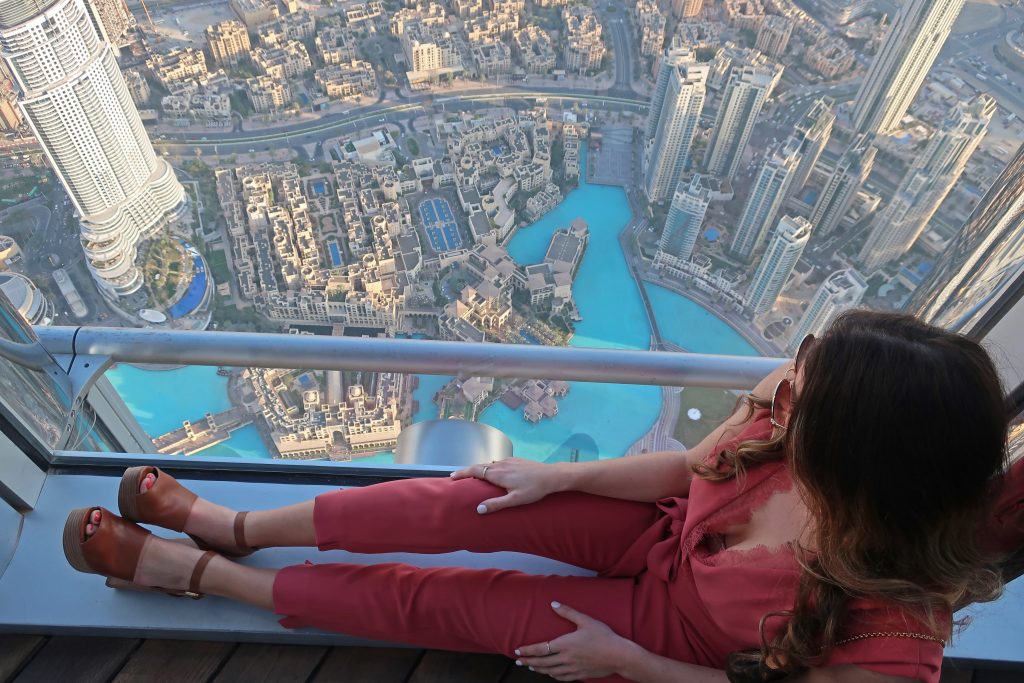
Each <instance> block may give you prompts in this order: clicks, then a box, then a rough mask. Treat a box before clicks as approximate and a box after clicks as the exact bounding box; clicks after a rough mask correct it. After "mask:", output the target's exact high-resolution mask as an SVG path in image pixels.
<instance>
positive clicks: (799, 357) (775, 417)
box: [770, 334, 815, 429]
mask: <svg viewBox="0 0 1024 683" xmlns="http://www.w3.org/2000/svg"><path fill="white" fill-rule="evenodd" d="M814 342H815V339H814V335H813V334H809V335H807V336H806V337H804V338H803V341H801V342H800V346H799V347H797V350H796V357H795V358H794V361H793V368H792V370H791V372H792V373H793V379H795V378H796V371H797V369H798V368H799V367H800V364H801V363H802V362H803V361H804V359H805V358H806V357H807V352H808V351H809V350H810V348H811V347H812V346H814ZM793 379H790V378H789V377H783V378H782V379H780V380H779V383H778V384H776V385H775V391H774V393H772V410H771V415H770V419H771V422H772V426H773V427H778V428H779V429H787V428H788V427H789V414H790V412H791V411H792V407H793Z"/></svg>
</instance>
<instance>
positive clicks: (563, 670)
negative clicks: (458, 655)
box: [516, 602, 637, 681]
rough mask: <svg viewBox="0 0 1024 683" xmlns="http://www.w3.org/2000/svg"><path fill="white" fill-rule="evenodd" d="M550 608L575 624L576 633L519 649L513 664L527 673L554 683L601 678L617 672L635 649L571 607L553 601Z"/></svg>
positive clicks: (596, 621)
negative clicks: (527, 668) (532, 673)
mask: <svg viewBox="0 0 1024 683" xmlns="http://www.w3.org/2000/svg"><path fill="white" fill-rule="evenodd" d="M551 608H552V609H554V610H555V613H556V614H558V616H560V617H562V618H563V619H567V620H569V621H571V622H572V623H574V624H576V630H575V631H573V632H572V633H567V634H566V635H564V636H561V637H560V638H555V639H554V640H552V641H551V642H549V643H537V644H536V645H526V646H524V647H521V648H519V649H518V650H516V657H517V658H518V659H516V664H518V665H520V666H529V667H530V669H531V670H533V671H537V672H539V673H542V674H547V675H548V676H551V677H552V678H554V679H555V680H557V681H576V680H580V679H589V678H604V677H605V676H611V675H612V674H614V673H617V672H618V671H619V669H620V667H621V666H622V664H623V663H624V662H625V661H626V660H627V658H628V656H629V654H630V652H631V651H632V650H633V649H635V648H636V647H637V645H636V644H635V643H634V642H632V641H631V640H628V639H626V638H623V637H622V636H620V635H617V634H616V633H615V632H614V631H612V630H611V629H610V628H608V627H607V626H605V625H604V624H602V623H601V622H600V621H598V620H597V619H592V618H590V617H588V616H587V615H586V614H582V613H580V612H577V611H576V610H574V609H572V608H571V607H566V606H565V605H561V604H559V603H557V602H553V603H551ZM549 646H550V647H549ZM549 652H550V653H551V654H548V653H549Z"/></svg>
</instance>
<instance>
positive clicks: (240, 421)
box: [153, 406, 253, 455]
mask: <svg viewBox="0 0 1024 683" xmlns="http://www.w3.org/2000/svg"><path fill="white" fill-rule="evenodd" d="M252 421H253V416H252V413H250V412H249V411H247V410H246V409H245V408H241V407H237V406H236V407H234V408H229V409H228V410H225V411H223V412H220V413H217V414H216V415H214V414H213V413H206V415H205V416H204V417H203V418H202V419H200V420H196V421H194V422H193V421H190V420H185V421H184V422H182V426H181V427H179V428H177V429H175V430H172V431H170V432H167V433H166V434H161V435H160V436H158V437H156V438H154V439H153V445H154V446H156V449H157V452H159V453H161V454H163V455H175V454H179V453H180V454H182V455H193V454H195V453H198V452H199V451H202V450H204V449H207V448H209V447H211V446H216V445H217V444H219V443H223V442H224V441H227V440H228V439H229V438H231V432H233V431H235V430H236V429H241V428H242V427H245V426H246V425H248V424H251V423H252Z"/></svg>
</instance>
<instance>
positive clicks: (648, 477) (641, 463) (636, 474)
mask: <svg viewBox="0 0 1024 683" xmlns="http://www.w3.org/2000/svg"><path fill="white" fill-rule="evenodd" d="M791 367H792V366H791V364H789V363H784V364H783V365H782V366H781V367H779V368H777V369H776V370H774V371H773V372H772V373H771V374H769V375H768V376H767V377H765V378H764V379H762V380H761V381H760V382H758V384H757V386H756V387H755V388H754V390H753V392H751V393H753V394H754V395H755V396H761V397H770V396H771V395H772V391H774V389H775V385H776V384H778V382H779V380H780V379H781V378H782V377H784V376H785V373H786V372H787V371H788V370H789V369H790V368H791ZM745 412H746V409H745V408H744V407H743V406H739V408H738V409H737V411H736V412H734V413H733V414H732V415H731V416H729V417H728V418H726V420H725V421H724V422H723V423H722V424H720V425H719V426H718V427H716V428H715V429H714V430H713V431H712V432H711V433H710V434H708V435H707V436H706V437H704V439H703V440H702V441H701V442H700V443H699V444H697V445H696V446H694V447H693V448H691V449H689V450H687V451H682V452H680V451H661V452H657V453H645V454H642V455H635V456H630V457H628V458H615V459H611V460H596V461H591V462H584V463H560V464H558V465H556V467H559V468H561V472H560V474H559V476H558V482H559V485H560V488H559V489H558V490H559V491H582V492H584V493H593V494H596V495H600V496H610V497H613V498H622V499H625V500H637V501H642V502H653V501H656V500H659V499H661V498H665V497H668V496H686V495H688V493H689V490H690V477H691V475H692V474H693V471H692V469H691V467H692V466H693V465H696V464H699V463H701V462H704V461H705V460H706V459H707V458H708V456H710V455H711V454H712V453H714V452H715V449H717V448H718V446H719V445H720V444H722V443H724V442H726V441H728V440H729V439H731V438H733V437H735V436H737V435H739V433H740V432H742V431H743V429H744V428H745V427H746V426H747V425H748V424H749V421H748V419H746V418H745V417H744V414H745Z"/></svg>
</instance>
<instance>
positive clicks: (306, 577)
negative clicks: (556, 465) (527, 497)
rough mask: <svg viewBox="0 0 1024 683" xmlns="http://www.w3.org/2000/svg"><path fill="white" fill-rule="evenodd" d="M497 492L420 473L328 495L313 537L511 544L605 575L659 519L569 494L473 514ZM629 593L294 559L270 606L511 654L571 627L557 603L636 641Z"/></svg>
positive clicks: (579, 583)
mask: <svg viewBox="0 0 1024 683" xmlns="http://www.w3.org/2000/svg"><path fill="white" fill-rule="evenodd" d="M500 491H501V489H498V488H497V487H494V486H492V485H490V484H487V483H486V482H481V481H477V480H463V481H459V482H452V481H450V480H447V479H417V480H407V481H401V482H393V483H388V484H380V485H377V486H371V487H366V488H360V489H348V490H345V491H339V492H332V493H328V494H325V495H322V496H318V497H317V500H316V504H315V507H314V519H315V526H316V538H317V544H318V546H319V547H320V548H321V549H325V550H326V549H333V548H343V549H346V550H350V551H353V552H362V553H373V552H390V551H396V550H404V551H408V552H414V553H440V552H450V551H452V550H459V549H464V550H471V551H475V552H493V551H497V550H514V551H519V552H526V553H531V554H535V555H542V556H545V557H550V558H553V559H557V560H561V561H564V562H569V563H572V564H575V565H578V566H582V567H588V568H591V569H595V570H598V571H607V570H610V569H612V568H613V567H614V566H615V564H616V562H617V561H618V560H619V559H620V558H621V557H622V555H623V554H624V553H625V552H626V551H627V550H628V549H629V548H631V547H632V546H633V545H634V542H635V541H636V540H637V538H638V537H640V536H641V535H643V534H644V532H645V531H646V530H647V529H648V528H649V527H650V526H651V524H652V523H653V521H654V519H655V506H653V505H650V504H643V503H630V502H627V501H619V500H614V499H610V498H602V497H599V496H589V495H585V494H575V493H572V494H557V495H554V496H550V497H548V498H546V499H544V500H542V501H540V502H538V503H535V504H533V505H528V506H522V507H518V508H512V509H509V510H504V511H500V512H496V513H490V514H487V515H479V514H477V512H476V506H477V504H479V503H480V502H481V501H483V500H486V499H487V498H490V497H492V496H494V495H496V494H497V493H499V492H500ZM633 589H634V580H633V579H632V578H587V577H566V576H533V575H528V574H524V573H522V572H513V571H503V570H497V569H484V570H475V569H463V568H435V569H420V568H415V567H412V566H409V565H402V564H380V565H369V566H364V565H353V564H322V565H299V566H294V567H287V568H285V569H282V570H281V571H280V572H279V573H278V575H277V579H276V581H275V583H274V606H275V611H276V612H278V613H279V614H285V615H289V618H286V619H285V620H283V621H282V623H284V624H285V625H286V626H290V627H295V626H316V627H320V628H325V629H329V630H334V631H340V632H343V633H347V634H349V635H353V636H359V637H366V638H374V639H379V640H391V641H401V642H405V643H409V644H413V645H419V646H423V647H437V648H444V649H454V650H466V651H477V652H500V653H503V654H506V655H510V656H511V655H512V653H513V651H514V649H515V648H516V647H519V646H521V645H526V644H530V643H535V642H544V641H547V640H552V639H553V638H556V637H558V636H560V635H563V634H565V633H568V632H570V631H572V630H574V629H575V627H574V626H573V625H572V624H571V623H569V622H566V621H565V620H563V619H561V618H560V617H558V616H557V615H556V614H555V613H554V612H553V611H552V609H551V607H550V603H551V601H552V600H558V601H561V602H564V603H565V604H568V605H571V606H572V607H575V608H576V609H579V610H581V611H582V612H584V613H586V614H589V615H591V616H593V617H594V618H596V619H599V620H600V621H603V622H604V623H606V624H608V625H609V626H610V627H611V628H612V629H613V630H615V631H616V632H617V633H619V634H621V635H623V636H625V637H632V631H633V627H632V612H633V605H632V601H633Z"/></svg>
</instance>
